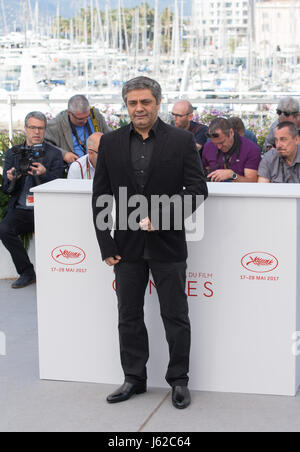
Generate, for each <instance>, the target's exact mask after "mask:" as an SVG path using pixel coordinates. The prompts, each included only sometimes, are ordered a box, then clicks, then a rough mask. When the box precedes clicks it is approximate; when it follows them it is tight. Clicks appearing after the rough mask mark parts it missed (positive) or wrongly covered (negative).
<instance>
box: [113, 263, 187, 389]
mask: <svg viewBox="0 0 300 452" xmlns="http://www.w3.org/2000/svg"><path fill="white" fill-rule="evenodd" d="M186 269H187V265H186V262H178V263H162V262H155V261H151V260H149V261H148V260H142V261H140V262H137V263H126V262H125V263H122V262H121V263H120V264H118V265H117V266H116V267H115V274H116V291H117V297H118V307H119V337H120V353H121V363H122V367H123V370H124V374H125V379H126V381H128V382H129V383H137V382H144V381H146V379H147V371H146V364H147V361H148V358H149V343H148V334H147V329H146V326H145V323H144V297H145V291H146V288H147V285H148V281H149V270H151V272H152V275H153V279H154V283H155V285H156V288H157V291H158V297H159V302H160V310H161V317H162V320H163V323H164V327H165V331H166V338H167V341H168V345H169V353H170V362H169V366H168V371H167V375H166V380H167V382H168V383H169V384H170V385H171V386H177V385H180V386H187V384H188V380H189V379H188V372H189V358H190V347H191V328H190V321H189V315H188V314H189V313H188V311H189V309H188V301H187V295H186V292H185V285H186Z"/></svg>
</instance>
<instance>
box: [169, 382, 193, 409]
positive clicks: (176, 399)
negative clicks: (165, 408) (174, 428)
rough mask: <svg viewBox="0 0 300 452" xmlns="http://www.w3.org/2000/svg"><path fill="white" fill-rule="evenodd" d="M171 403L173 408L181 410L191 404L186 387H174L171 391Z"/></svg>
mask: <svg viewBox="0 0 300 452" xmlns="http://www.w3.org/2000/svg"><path fill="white" fill-rule="evenodd" d="M172 403H173V405H174V407H175V408H178V409H180V410H183V409H184V408H187V407H188V406H189V405H190V404H191V395H190V391H189V388H188V387H187V386H174V387H173V391H172Z"/></svg>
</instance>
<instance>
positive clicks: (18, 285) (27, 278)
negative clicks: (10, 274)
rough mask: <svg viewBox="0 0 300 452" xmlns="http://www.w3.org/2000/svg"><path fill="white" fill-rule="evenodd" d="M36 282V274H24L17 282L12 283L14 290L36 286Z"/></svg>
mask: <svg viewBox="0 0 300 452" xmlns="http://www.w3.org/2000/svg"><path fill="white" fill-rule="evenodd" d="M35 282H36V276H35V273H34V272H32V273H23V275H21V276H20V278H19V279H17V281H15V282H14V283H12V285H11V287H12V289H23V287H27V286H30V284H34V283H35Z"/></svg>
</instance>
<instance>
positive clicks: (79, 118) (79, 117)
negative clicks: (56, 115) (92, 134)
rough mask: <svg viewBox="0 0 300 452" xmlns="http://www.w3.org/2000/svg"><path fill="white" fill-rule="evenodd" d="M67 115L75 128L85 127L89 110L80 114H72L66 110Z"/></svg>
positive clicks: (77, 112)
mask: <svg viewBox="0 0 300 452" xmlns="http://www.w3.org/2000/svg"><path fill="white" fill-rule="evenodd" d="M68 113H69V117H70V119H71V122H72V124H74V126H76V127H83V126H85V125H86V123H87V122H88V119H89V117H90V110H88V111H86V112H85V113H80V111H75V113H72V112H71V111H70V110H68Z"/></svg>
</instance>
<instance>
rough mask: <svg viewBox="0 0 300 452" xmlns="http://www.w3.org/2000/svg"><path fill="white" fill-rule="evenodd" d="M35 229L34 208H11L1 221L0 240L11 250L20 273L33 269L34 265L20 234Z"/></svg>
mask: <svg viewBox="0 0 300 452" xmlns="http://www.w3.org/2000/svg"><path fill="white" fill-rule="evenodd" d="M33 231H34V213H33V211H32V210H25V209H11V210H9V211H8V213H7V214H6V216H5V217H4V219H3V220H2V222H1V223H0V240H1V241H2V243H3V245H4V246H5V248H6V249H7V250H8V251H9V252H10V254H11V257H12V260H13V262H14V264H15V267H16V269H17V272H18V274H19V275H22V274H23V273H27V272H31V271H33V265H32V263H31V262H30V260H29V257H28V254H27V252H26V250H25V248H24V246H23V244H22V242H21V240H20V238H19V235H20V234H24V233H26V232H33Z"/></svg>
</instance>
